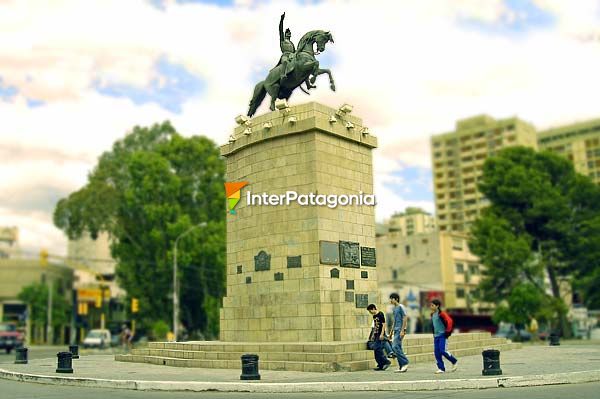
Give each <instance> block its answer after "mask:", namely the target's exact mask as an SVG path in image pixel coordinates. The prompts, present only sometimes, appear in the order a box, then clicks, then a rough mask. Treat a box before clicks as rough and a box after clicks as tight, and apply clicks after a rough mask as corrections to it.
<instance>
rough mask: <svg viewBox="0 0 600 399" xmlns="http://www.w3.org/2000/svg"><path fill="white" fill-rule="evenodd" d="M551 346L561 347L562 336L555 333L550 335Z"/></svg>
mask: <svg viewBox="0 0 600 399" xmlns="http://www.w3.org/2000/svg"><path fill="white" fill-rule="evenodd" d="M549 340H550V346H559V345H560V336H559V335H558V333H557V332H553V333H552V334H550V339H549Z"/></svg>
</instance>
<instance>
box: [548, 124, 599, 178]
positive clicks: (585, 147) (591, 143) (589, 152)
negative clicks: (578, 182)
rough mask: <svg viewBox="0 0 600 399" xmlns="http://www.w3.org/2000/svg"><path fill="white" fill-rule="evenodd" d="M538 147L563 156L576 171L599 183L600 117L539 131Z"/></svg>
mask: <svg viewBox="0 0 600 399" xmlns="http://www.w3.org/2000/svg"><path fill="white" fill-rule="evenodd" d="M538 148H539V149H540V150H548V151H552V152H555V153H557V154H560V155H563V156H565V157H566V158H567V159H569V160H570V161H571V162H573V166H574V167H575V170H576V171H577V172H578V173H581V174H582V175H586V176H589V177H590V178H591V179H592V180H593V181H594V182H595V183H596V184H600V119H593V120H589V121H585V122H579V123H573V124H570V125H566V126H561V127H557V128H553V129H548V130H544V131H541V132H539V133H538Z"/></svg>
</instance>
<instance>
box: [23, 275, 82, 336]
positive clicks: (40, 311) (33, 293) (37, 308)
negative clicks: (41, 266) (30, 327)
mask: <svg viewBox="0 0 600 399" xmlns="http://www.w3.org/2000/svg"><path fill="white" fill-rule="evenodd" d="M17 297H18V298H19V300H21V301H23V302H24V303H26V304H27V305H28V306H29V309H30V311H31V313H30V315H29V318H30V320H31V321H32V322H33V323H34V324H37V325H44V324H46V322H47V320H48V286H47V285H46V284H42V283H35V284H30V285H27V286H25V287H23V288H22V289H21V292H20V293H19V295H18V296H17ZM70 319H71V305H70V304H69V302H68V301H67V300H66V299H65V297H64V295H61V294H60V293H59V291H58V288H57V287H56V286H53V287H52V326H53V327H58V326H65V325H67V324H69V321H70Z"/></svg>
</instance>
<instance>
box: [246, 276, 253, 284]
mask: <svg viewBox="0 0 600 399" xmlns="http://www.w3.org/2000/svg"><path fill="white" fill-rule="evenodd" d="M251 282H252V277H250V276H248V277H246V284H250V283H251Z"/></svg>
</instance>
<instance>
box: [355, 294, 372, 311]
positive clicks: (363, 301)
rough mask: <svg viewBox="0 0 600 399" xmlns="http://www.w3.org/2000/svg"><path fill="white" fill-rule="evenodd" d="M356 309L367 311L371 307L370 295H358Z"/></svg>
mask: <svg viewBox="0 0 600 399" xmlns="http://www.w3.org/2000/svg"><path fill="white" fill-rule="evenodd" d="M355 297H356V307H357V308H362V309H366V307H367V306H368V305H369V295H368V294H356V295H355Z"/></svg>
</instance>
